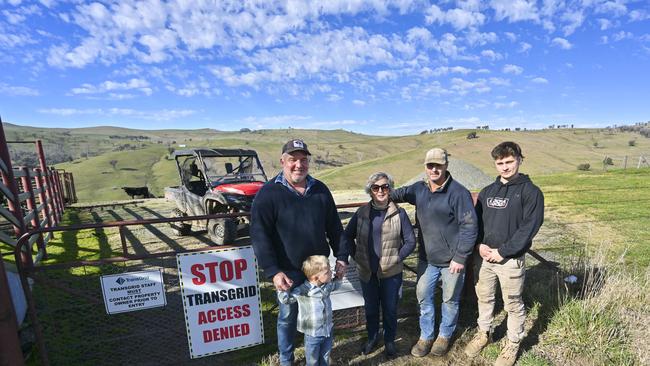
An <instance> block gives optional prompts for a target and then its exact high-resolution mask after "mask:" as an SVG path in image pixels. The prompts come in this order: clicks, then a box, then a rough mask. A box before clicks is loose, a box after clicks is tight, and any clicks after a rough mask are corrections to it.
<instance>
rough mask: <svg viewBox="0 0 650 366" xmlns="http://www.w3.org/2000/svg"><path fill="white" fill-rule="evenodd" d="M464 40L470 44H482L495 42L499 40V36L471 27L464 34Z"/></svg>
mask: <svg viewBox="0 0 650 366" xmlns="http://www.w3.org/2000/svg"><path fill="white" fill-rule="evenodd" d="M465 40H466V41H467V43H468V44H469V45H470V46H476V45H480V46H483V45H485V44H487V43H495V42H497V41H498V40H499V37H498V36H497V34H496V33H494V32H487V33H482V32H478V31H476V30H475V29H473V28H472V29H470V30H469V31H467V33H466V34H465Z"/></svg>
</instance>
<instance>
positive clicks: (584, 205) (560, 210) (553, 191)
mask: <svg viewBox="0 0 650 366" xmlns="http://www.w3.org/2000/svg"><path fill="white" fill-rule="evenodd" d="M533 180H534V182H536V183H537V184H539V185H540V186H541V187H542V190H543V191H544V196H545V200H546V202H545V206H546V211H547V217H548V216H549V214H550V215H557V217H558V218H559V223H558V224H559V225H561V226H562V227H563V230H565V231H567V232H572V233H575V235H574V238H576V239H578V242H581V243H586V244H588V246H589V247H590V248H592V252H593V250H595V249H600V248H603V247H604V248H605V249H606V251H607V252H608V253H609V254H610V256H611V257H612V258H614V257H616V256H620V255H623V256H624V259H625V261H626V263H630V264H635V265H637V266H639V267H641V268H647V267H648V265H649V264H650V210H648V203H649V202H650V169H649V168H644V169H627V170H622V169H618V170H611V171H595V172H584V173H578V172H571V173H562V174H555V175H547V176H538V177H533Z"/></svg>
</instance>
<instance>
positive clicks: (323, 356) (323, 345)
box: [305, 334, 334, 366]
mask: <svg viewBox="0 0 650 366" xmlns="http://www.w3.org/2000/svg"><path fill="white" fill-rule="evenodd" d="M333 339H334V336H333V335H330V336H329V337H312V336H309V335H307V334H305V360H306V361H307V366H328V365H329V364H330V352H331V351H332V342H333Z"/></svg>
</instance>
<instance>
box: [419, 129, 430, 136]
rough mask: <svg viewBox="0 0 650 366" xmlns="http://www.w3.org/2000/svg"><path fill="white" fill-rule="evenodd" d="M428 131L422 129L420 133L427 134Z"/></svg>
mask: <svg viewBox="0 0 650 366" xmlns="http://www.w3.org/2000/svg"><path fill="white" fill-rule="evenodd" d="M427 132H429V131H427V130H424V131H422V132H420V135H426V134H427Z"/></svg>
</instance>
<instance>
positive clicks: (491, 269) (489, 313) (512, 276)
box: [474, 255, 526, 342]
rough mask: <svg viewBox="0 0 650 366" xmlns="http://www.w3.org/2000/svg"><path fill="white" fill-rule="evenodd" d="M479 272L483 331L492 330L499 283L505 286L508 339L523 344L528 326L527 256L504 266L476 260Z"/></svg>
mask: <svg viewBox="0 0 650 366" xmlns="http://www.w3.org/2000/svg"><path fill="white" fill-rule="evenodd" d="M476 263H477V266H478V267H479V269H478V270H477V271H476V272H474V273H478V280H477V282H476V285H475V286H476V287H475V288H476V296H477V297H478V320H477V323H478V327H479V329H480V330H481V331H484V332H488V331H490V330H491V327H492V321H493V320H494V303H495V295H496V291H497V282H498V283H499V284H500V286H501V295H502V297H503V307H504V309H505V310H506V312H507V313H508V339H509V340H511V341H513V342H519V341H521V339H522V338H523V336H524V322H525V321H526V309H525V307H524V300H523V298H522V292H523V290H524V278H525V277H526V268H525V261H524V256H523V255H522V256H521V257H519V258H512V259H509V260H508V261H506V262H505V263H503V264H499V263H490V262H487V261H484V260H483V258H481V257H480V256H477V257H476Z"/></svg>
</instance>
